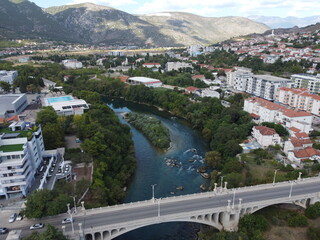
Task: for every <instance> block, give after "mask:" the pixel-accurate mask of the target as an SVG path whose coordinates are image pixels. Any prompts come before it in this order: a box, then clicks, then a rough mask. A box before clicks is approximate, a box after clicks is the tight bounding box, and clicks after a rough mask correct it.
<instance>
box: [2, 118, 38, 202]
mask: <svg viewBox="0 0 320 240" xmlns="http://www.w3.org/2000/svg"><path fill="white" fill-rule="evenodd" d="M8 129H11V130H14V131H7V130H6V131H4V132H2V133H0V198H6V199H8V198H10V197H11V196H13V195H24V196H26V194H27V192H28V189H29V188H30V186H31V184H32V181H33V180H34V175H35V173H36V171H37V169H38V168H39V166H40V163H41V161H42V155H43V153H44V143H43V137H42V131H41V127H40V126H34V127H33V130H27V129H25V124H23V122H14V123H12V124H11V125H10V126H9V128H8ZM2 130H3V129H2Z"/></svg>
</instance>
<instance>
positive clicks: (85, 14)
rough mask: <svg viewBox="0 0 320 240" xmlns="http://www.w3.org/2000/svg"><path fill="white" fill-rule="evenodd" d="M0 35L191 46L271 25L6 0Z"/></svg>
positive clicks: (87, 5)
mask: <svg viewBox="0 0 320 240" xmlns="http://www.w3.org/2000/svg"><path fill="white" fill-rule="evenodd" d="M1 1H2V2H3V3H1V5H0V39H3V38H7V39H8V38H9V39H10V38H26V37H28V38H43V39H52V40H65V41H77V42H80V43H88V44H100V43H102V44H106V45H136V46H144V45H150V46H186V45H191V44H212V43H216V42H219V41H223V40H226V39H229V38H231V37H235V36H239V35H246V34H251V33H263V32H265V31H266V30H268V29H269V28H268V27H267V26H266V25H264V24H260V23H256V22H254V21H252V20H249V19H247V18H241V17H223V18H208V17H201V16H197V15H194V14H189V13H181V12H170V13H158V14H151V15H150V14H149V15H140V16H137V15H132V14H129V13H126V12H123V11H120V10H117V9H114V8H110V7H106V6H99V5H95V4H92V3H83V4H75V5H65V6H58V7H50V8H47V9H41V8H40V7H38V6H37V5H35V4H34V3H31V2H29V1H27V0H11V1H10V0H1Z"/></svg>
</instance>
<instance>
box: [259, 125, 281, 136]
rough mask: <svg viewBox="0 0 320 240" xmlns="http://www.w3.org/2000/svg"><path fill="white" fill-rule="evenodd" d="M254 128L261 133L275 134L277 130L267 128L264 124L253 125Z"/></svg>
mask: <svg viewBox="0 0 320 240" xmlns="http://www.w3.org/2000/svg"><path fill="white" fill-rule="evenodd" d="M254 128H255V129H257V130H258V131H259V132H260V133H261V135H265V136H266V135H274V134H277V132H276V131H275V130H274V129H273V128H268V127H266V126H255V127H254Z"/></svg>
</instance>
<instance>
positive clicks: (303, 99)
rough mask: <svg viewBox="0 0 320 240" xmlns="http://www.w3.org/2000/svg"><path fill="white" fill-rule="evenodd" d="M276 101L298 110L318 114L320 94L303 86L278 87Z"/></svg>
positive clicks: (319, 112)
mask: <svg viewBox="0 0 320 240" xmlns="http://www.w3.org/2000/svg"><path fill="white" fill-rule="evenodd" d="M276 101H277V102H280V103H282V104H286V105H288V106H290V107H292V108H295V109H298V110H304V111H306V112H309V113H312V114H314V115H320V96H319V95H317V94H310V93H309V92H308V90H307V89H305V88H279V89H278V92H277V97H276Z"/></svg>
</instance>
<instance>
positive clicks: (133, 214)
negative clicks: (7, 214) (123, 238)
mask: <svg viewBox="0 0 320 240" xmlns="http://www.w3.org/2000/svg"><path fill="white" fill-rule="evenodd" d="M319 183H320V178H313V181H309V180H306V181H296V182H293V184H292V192H291V196H292V197H296V196H299V195H308V194H313V193H319V192H320V184H319ZM290 189H291V184H290V183H287V184H284V183H279V184H276V185H275V186H272V185H268V186H264V185H262V186H261V188H253V189H250V188H246V189H237V190H236V191H235V206H237V204H238V199H239V198H242V199H243V201H242V203H243V204H248V203H253V202H259V201H265V200H273V199H276V198H285V197H289V194H290ZM228 200H231V201H232V200H233V191H232V190H228V192H227V193H218V194H215V193H213V192H211V193H208V194H198V195H195V197H190V198H183V197H182V198H165V199H161V200H160V215H161V216H162V217H165V216H168V215H171V214H181V213H185V212H193V211H203V210H206V209H210V208H222V207H223V208H226V207H227V201H228ZM158 201H159V200H158V199H156V200H155V203H152V201H149V202H147V203H146V204H133V205H132V206H130V205H126V206H119V207H110V208H102V209H101V210H86V211H82V212H79V213H78V214H76V215H75V216H74V220H75V223H74V227H75V230H76V231H77V230H79V226H78V223H80V222H81V223H82V226H83V227H84V228H85V229H87V230H90V228H91V227H99V226H104V225H107V224H111V225H112V224H118V223H123V222H128V221H139V220H143V219H145V218H156V217H157V216H158V213H159V202H158ZM231 204H232V203H231ZM65 217H67V215H66V214H63V215H59V216H55V217H53V218H47V219H43V220H41V222H42V223H46V224H48V223H50V224H52V225H55V226H56V227H58V228H60V229H61V226H62V224H61V221H62V219H63V218H65ZM35 222H40V221H30V220H23V221H22V222H15V223H12V224H10V223H6V224H5V227H8V228H10V229H15V228H18V229H19V228H20V229H23V230H24V234H23V235H24V236H26V235H27V234H29V233H30V230H28V228H29V226H30V225H31V224H32V223H35ZM66 231H71V224H67V225H66ZM2 239H5V238H2V237H0V240H2Z"/></svg>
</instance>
